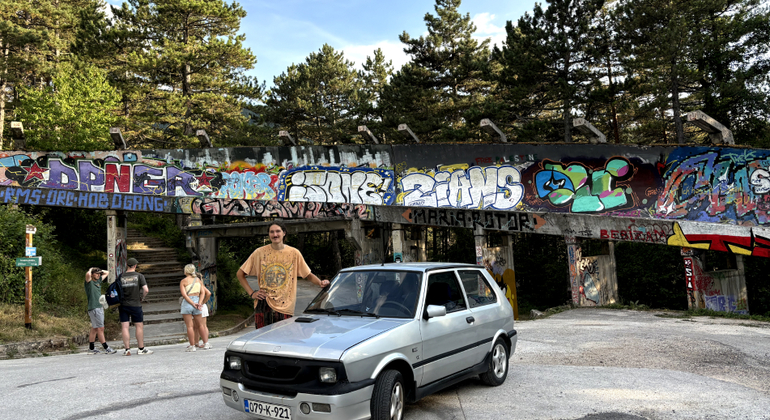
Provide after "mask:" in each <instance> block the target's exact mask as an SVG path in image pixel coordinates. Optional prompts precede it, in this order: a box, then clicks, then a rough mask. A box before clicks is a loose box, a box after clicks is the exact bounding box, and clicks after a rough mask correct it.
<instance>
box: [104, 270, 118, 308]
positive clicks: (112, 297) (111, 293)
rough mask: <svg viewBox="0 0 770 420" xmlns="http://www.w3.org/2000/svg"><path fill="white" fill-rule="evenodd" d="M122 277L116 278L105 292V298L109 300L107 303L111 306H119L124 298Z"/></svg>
mask: <svg viewBox="0 0 770 420" xmlns="http://www.w3.org/2000/svg"><path fill="white" fill-rule="evenodd" d="M120 277H121V276H118V278H116V279H115V281H114V282H112V283H111V284H110V285H109V287H107V293H105V294H104V298H105V299H106V300H107V305H109V306H110V307H113V306H119V305H120V302H121V301H122V300H123V286H121V284H120Z"/></svg>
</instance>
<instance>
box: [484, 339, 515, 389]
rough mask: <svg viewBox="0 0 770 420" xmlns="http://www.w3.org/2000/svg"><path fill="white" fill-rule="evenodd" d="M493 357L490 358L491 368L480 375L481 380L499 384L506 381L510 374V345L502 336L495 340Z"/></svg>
mask: <svg viewBox="0 0 770 420" xmlns="http://www.w3.org/2000/svg"><path fill="white" fill-rule="evenodd" d="M491 356H492V357H490V360H489V370H488V371H486V372H484V373H482V374H481V375H479V377H480V378H481V382H484V383H485V384H487V385H490V386H498V385H501V384H502V383H503V382H505V378H506V377H507V376H508V347H507V346H506V345H505V342H504V341H503V339H502V338H498V339H497V340H496V341H495V345H494V346H493V347H492V354H491Z"/></svg>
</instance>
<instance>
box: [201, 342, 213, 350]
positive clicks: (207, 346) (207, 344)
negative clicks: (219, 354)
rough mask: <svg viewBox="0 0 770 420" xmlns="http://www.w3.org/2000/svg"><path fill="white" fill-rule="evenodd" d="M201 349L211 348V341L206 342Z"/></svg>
mask: <svg viewBox="0 0 770 420" xmlns="http://www.w3.org/2000/svg"><path fill="white" fill-rule="evenodd" d="M201 348H202V349H203V350H210V349H211V343H206V344H204V345H203V346H202V347H201Z"/></svg>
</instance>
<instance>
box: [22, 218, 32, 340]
mask: <svg viewBox="0 0 770 420" xmlns="http://www.w3.org/2000/svg"><path fill="white" fill-rule="evenodd" d="M26 238H27V241H26V242H27V244H26V246H27V247H31V246H32V233H30V230H29V229H27V233H26ZM24 271H25V272H26V274H27V281H26V283H25V284H24V327H25V328H27V329H28V330H31V329H32V267H25V268H24Z"/></svg>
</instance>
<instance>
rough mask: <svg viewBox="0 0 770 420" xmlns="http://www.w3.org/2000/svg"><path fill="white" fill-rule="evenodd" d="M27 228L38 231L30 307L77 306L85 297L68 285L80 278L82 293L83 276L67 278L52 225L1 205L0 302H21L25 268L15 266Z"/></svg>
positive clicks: (22, 255)
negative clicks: (38, 261)
mask: <svg viewBox="0 0 770 420" xmlns="http://www.w3.org/2000/svg"><path fill="white" fill-rule="evenodd" d="M26 225H33V226H35V227H36V228H37V233H36V234H35V235H34V236H33V246H35V247H36V248H37V255H38V256H40V257H42V266H40V267H33V268H32V294H33V305H38V304H41V305H50V306H52V307H56V306H59V305H62V306H72V305H73V304H78V303H79V302H80V301H81V300H82V299H83V298H84V296H83V297H81V296H79V295H78V294H76V293H73V290H76V288H75V289H73V286H70V284H71V283H70V282H71V281H72V282H74V283H72V284H77V279H78V278H79V280H80V288H81V292H82V280H83V277H82V274H80V275H78V276H76V277H75V278H74V279H72V278H70V277H69V275H71V274H72V273H71V271H70V270H71V269H72V268H71V267H70V265H69V263H68V262H67V261H66V259H65V258H64V257H63V255H62V253H61V251H60V250H59V248H60V244H59V243H58V241H57V240H56V236H55V235H54V229H55V228H54V226H52V225H49V224H46V223H43V222H42V221H41V220H40V218H39V217H36V216H33V215H30V214H28V213H26V212H24V211H23V210H18V209H14V208H13V207H12V206H10V205H0V226H3V229H2V231H0V302H2V303H10V304H20V303H23V302H24V288H25V281H26V278H25V269H24V268H23V267H16V258H21V257H24V247H25V244H26V242H25V226H26ZM84 293H85V292H83V293H81V294H84Z"/></svg>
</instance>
